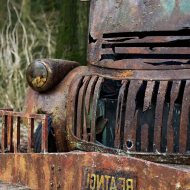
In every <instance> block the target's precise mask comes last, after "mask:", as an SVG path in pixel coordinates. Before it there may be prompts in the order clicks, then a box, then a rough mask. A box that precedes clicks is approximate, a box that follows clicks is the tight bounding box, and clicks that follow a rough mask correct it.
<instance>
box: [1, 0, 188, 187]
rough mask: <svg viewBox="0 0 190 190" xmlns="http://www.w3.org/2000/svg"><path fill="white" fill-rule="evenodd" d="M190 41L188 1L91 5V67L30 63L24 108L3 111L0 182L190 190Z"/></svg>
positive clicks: (112, 0)
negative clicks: (23, 139) (24, 133)
mask: <svg viewBox="0 0 190 190" xmlns="http://www.w3.org/2000/svg"><path fill="white" fill-rule="evenodd" d="M189 45H190V1H188V0H151V1H150V0H104V1H102V0H91V7H90V21H89V35H88V52H87V61H88V66H79V64H78V63H76V62H71V61H66V60H55V59H37V60H34V61H33V62H32V63H31V64H30V65H29V67H28V69H27V74H26V78H27V81H28V84H29V85H30V88H29V89H28V93H27V94H26V97H25V101H24V107H23V109H24V112H23V113H20V112H13V111H11V110H10V109H1V110H0V114H1V116H2V139H1V154H0V180H2V181H7V182H11V183H13V184H19V185H23V186H28V187H30V188H32V189H65V190H68V189H69V190H78V189H83V190H87V189H95V190H129V189H130V190H132V189H133V190H135V189H146V190H147V189H153V190H155V189H190V167H189V164H190V123H189V122H190V121H189V118H190V112H189V109H190V47H189ZM22 118H23V122H24V124H25V125H27V127H28V147H27V153H20V126H21V123H22V122H21V120H20V119H22ZM35 119H40V120H41V121H42V123H41V124H39V126H38V128H37V130H36V131H35V133H34V120H35ZM14 120H15V121H16V124H15V125H13V123H14ZM13 132H14V133H13ZM13 134H14V135H13Z"/></svg>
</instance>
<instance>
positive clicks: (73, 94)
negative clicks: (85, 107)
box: [70, 77, 83, 133]
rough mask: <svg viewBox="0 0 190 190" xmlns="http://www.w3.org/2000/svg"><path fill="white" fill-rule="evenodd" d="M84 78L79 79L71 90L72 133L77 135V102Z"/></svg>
mask: <svg viewBox="0 0 190 190" xmlns="http://www.w3.org/2000/svg"><path fill="white" fill-rule="evenodd" d="M82 79H83V77H79V78H77V79H76V80H75V81H74V82H73V84H72V89H71V95H70V96H71V110H70V111H71V113H70V114H71V115H72V129H71V130H72V132H73V133H75V129H74V127H75V124H76V102H77V96H78V89H79V86H80V84H81V82H82Z"/></svg>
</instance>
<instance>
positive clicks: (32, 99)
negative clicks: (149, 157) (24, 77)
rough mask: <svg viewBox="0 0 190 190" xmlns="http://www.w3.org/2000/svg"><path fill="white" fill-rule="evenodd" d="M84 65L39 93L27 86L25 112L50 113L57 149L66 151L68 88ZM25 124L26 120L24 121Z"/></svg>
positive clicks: (83, 68) (84, 68)
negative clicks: (50, 87) (49, 88)
mask: <svg viewBox="0 0 190 190" xmlns="http://www.w3.org/2000/svg"><path fill="white" fill-rule="evenodd" d="M86 69H87V68H86V67H76V68H75V69H73V70H72V71H70V72H69V74H68V75H66V76H65V78H64V79H63V80H61V81H60V83H59V84H58V85H56V86H55V87H54V88H52V89H51V90H49V91H46V92H43V93H40V92H36V91H34V90H32V89H31V88H29V90H28V92H27V94H26V96H25V101H24V107H23V110H24V112H25V113H38V112H39V111H40V112H41V111H42V112H43V113H46V114H52V116H51V119H52V125H51V126H52V128H53V129H54V132H55V138H56V147H57V151H59V152H65V151H68V147H67V141H66V111H65V110H66V106H67V96H68V89H69V85H70V84H71V81H72V80H73V78H74V77H75V75H76V74H77V73H79V74H80V73H82V72H83V70H86ZM25 125H26V126H27V120H26V121H25Z"/></svg>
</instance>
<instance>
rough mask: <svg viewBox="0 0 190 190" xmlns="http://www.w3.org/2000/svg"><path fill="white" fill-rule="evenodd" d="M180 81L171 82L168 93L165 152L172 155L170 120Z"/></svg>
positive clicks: (172, 142)
mask: <svg viewBox="0 0 190 190" xmlns="http://www.w3.org/2000/svg"><path fill="white" fill-rule="evenodd" d="M180 86H181V81H173V85H172V89H171V92H170V111H169V116H168V123H167V146H166V152H170V153H173V149H174V129H173V126H172V118H173V112H174V103H175V101H176V99H177V97H178V94H179V90H180Z"/></svg>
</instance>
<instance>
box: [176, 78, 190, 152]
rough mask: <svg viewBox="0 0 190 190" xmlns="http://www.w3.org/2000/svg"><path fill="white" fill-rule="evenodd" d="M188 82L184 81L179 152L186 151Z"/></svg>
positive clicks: (189, 100) (189, 97)
mask: <svg viewBox="0 0 190 190" xmlns="http://www.w3.org/2000/svg"><path fill="white" fill-rule="evenodd" d="M189 93H190V81H189V80H187V81H186V85H185V90H184V95H183V102H182V110H181V123H180V137H179V152H180V153H182V152H184V151H186V150H187V137H188V124H189V106H190V96H189Z"/></svg>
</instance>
